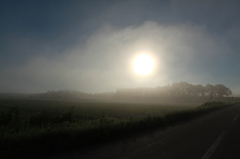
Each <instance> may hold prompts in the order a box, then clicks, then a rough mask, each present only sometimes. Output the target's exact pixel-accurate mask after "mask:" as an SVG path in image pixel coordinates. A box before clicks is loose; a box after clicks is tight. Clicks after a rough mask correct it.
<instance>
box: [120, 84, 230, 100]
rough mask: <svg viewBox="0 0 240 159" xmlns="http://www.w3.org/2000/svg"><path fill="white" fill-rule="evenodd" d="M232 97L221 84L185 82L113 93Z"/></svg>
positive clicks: (124, 95)
mask: <svg viewBox="0 0 240 159" xmlns="http://www.w3.org/2000/svg"><path fill="white" fill-rule="evenodd" d="M231 95H232V91H231V89H230V88H228V87H226V86H224V85H223V84H216V85H212V84H207V85H205V86H203V85H201V84H197V85H194V84H189V83H187V82H179V83H173V84H171V85H166V86H158V87H155V88H143V87H142V88H127V89H118V90H117V91H116V93H115V96H116V97H119V98H121V97H129V98H130V97H152V98H165V97H167V98H176V97H179V98H184V97H186V98H189V97H197V98H208V97H212V98H222V97H228V96H231Z"/></svg>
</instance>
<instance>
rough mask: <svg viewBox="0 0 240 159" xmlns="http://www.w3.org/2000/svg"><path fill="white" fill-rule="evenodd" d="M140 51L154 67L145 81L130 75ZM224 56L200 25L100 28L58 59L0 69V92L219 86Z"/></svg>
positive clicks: (224, 50)
mask: <svg viewBox="0 0 240 159" xmlns="http://www.w3.org/2000/svg"><path fill="white" fill-rule="evenodd" d="M26 49H27V48H26ZM39 49H41V48H39ZM46 50H50V49H46ZM53 51H56V50H53ZM141 51H149V52H150V53H151V55H152V56H153V57H154V58H155V61H156V62H157V68H156V69H155V71H154V73H153V74H152V75H150V76H148V77H140V76H137V75H136V74H135V73H134V72H133V70H132V60H133V58H134V57H135V56H136V55H137V54H138V53H139V52H141ZM228 52H230V48H229V46H228V45H227V44H226V43H225V41H224V40H221V39H219V38H218V37H215V36H213V35H209V34H208V33H207V31H206V29H205V28H204V27H202V26H194V25H191V24H178V25H162V24H158V23H155V22H145V23H143V24H142V25H139V26H129V27H125V28H118V27H116V26H112V25H104V26H102V27H101V28H100V29H99V30H97V31H95V32H94V33H93V34H92V35H91V36H90V37H89V38H88V39H87V40H86V41H85V42H84V43H83V42H79V43H78V44H76V45H75V46H74V47H72V46H71V47H70V48H68V49H66V50H65V51H64V52H62V53H61V54H60V55H58V56H51V57H50V56H49V54H45V53H43V55H42V56H40V55H38V56H37V57H34V56H33V57H31V58H29V59H28V60H27V61H26V62H25V63H24V64H23V65H21V66H11V67H8V68H2V69H0V74H1V79H0V89H1V91H3V92H43V91H48V90H62V89H72V90H78V91H84V92H102V91H115V90H116V89H118V88H126V87H154V86H159V85H165V84H168V83H172V82H179V81H187V82H190V83H203V84H205V83H214V82H217V83H219V82H218V81H217V80H218V79H215V78H214V76H215V75H216V74H220V72H219V67H223V66H222V63H224V60H226V59H224V58H222V57H225V56H227V53H228Z"/></svg>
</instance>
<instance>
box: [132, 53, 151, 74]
mask: <svg viewBox="0 0 240 159" xmlns="http://www.w3.org/2000/svg"><path fill="white" fill-rule="evenodd" d="M133 68H134V70H135V72H136V73H137V74H139V75H148V74H150V73H151V72H152V71H153V69H154V60H153V58H152V57H151V56H149V55H146V54H141V55H138V56H137V57H136V58H135V59H134V62H133Z"/></svg>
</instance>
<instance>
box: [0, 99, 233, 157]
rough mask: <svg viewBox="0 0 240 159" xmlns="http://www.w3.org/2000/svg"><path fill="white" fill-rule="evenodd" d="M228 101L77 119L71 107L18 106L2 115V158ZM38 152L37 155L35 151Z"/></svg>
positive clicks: (106, 135) (99, 137)
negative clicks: (58, 110) (55, 110)
mask: <svg viewBox="0 0 240 159" xmlns="http://www.w3.org/2000/svg"><path fill="white" fill-rule="evenodd" d="M227 105H229V104H226V103H222V102H210V103H205V104H204V105H202V106H200V107H198V108H196V109H192V110H184V111H175V112H171V113H168V114H166V115H164V116H151V115H149V116H147V117H143V118H138V119H136V118H130V119H124V120H121V119H116V118H111V117H108V116H103V117H101V118H98V119H92V120H89V119H78V118H76V117H74V112H73V111H72V110H71V111H69V112H66V113H63V114H52V113H50V112H46V111H42V112H41V113H38V114H34V115H32V116H30V117H28V118H27V117H24V115H23V113H22V112H21V111H20V110H19V108H18V107H14V108H12V109H11V110H9V111H8V112H2V113H1V115H0V124H1V127H0V149H1V155H0V157H1V158H17V157H20V156H21V157H24V158H27V157H31V156H32V155H34V154H38V155H37V156H39V155H47V154H50V153H54V152H57V151H62V150H69V149H73V148H77V147H85V146H88V145H92V144H96V143H101V142H107V141H112V140H115V139H119V138H121V137H125V136H129V135H133V134H136V133H139V132H143V131H149V130H152V129H155V128H160V127H164V126H169V125H171V124H173V123H176V122H179V121H183V120H188V119H191V118H193V117H196V116H198V115H201V114H204V113H206V112H210V111H214V110H217V109H220V108H223V107H225V106H227ZM35 156H36V155H35Z"/></svg>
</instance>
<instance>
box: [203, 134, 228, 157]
mask: <svg viewBox="0 0 240 159" xmlns="http://www.w3.org/2000/svg"><path fill="white" fill-rule="evenodd" d="M225 134H226V131H223V132H222V133H221V134H220V135H219V137H218V138H217V140H215V141H214V143H213V144H212V146H211V147H210V148H209V149H208V150H207V152H206V153H205V154H204V156H203V157H202V158H201V159H209V158H210V157H211V155H212V154H213V152H214V151H215V149H216V148H217V147H218V145H219V144H220V142H221V140H222V139H223V137H224V135H225Z"/></svg>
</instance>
